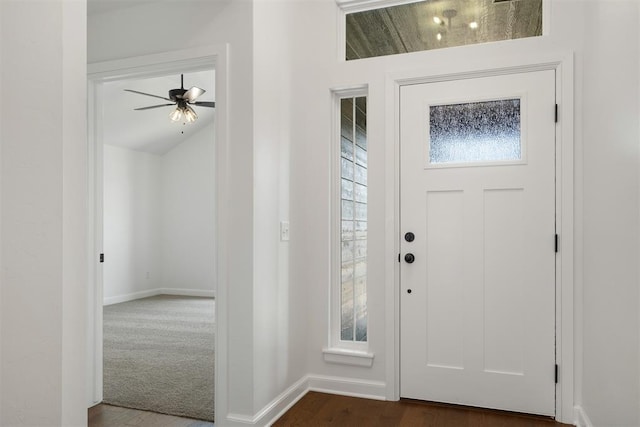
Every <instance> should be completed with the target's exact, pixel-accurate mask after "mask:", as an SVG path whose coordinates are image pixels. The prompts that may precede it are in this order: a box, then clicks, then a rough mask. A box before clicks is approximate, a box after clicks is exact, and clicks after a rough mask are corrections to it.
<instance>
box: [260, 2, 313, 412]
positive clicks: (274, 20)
mask: <svg viewBox="0 0 640 427" xmlns="http://www.w3.org/2000/svg"><path fill="white" fill-rule="evenodd" d="M254 7H255V9H254V73H253V74H254V95H253V96H254V101H253V105H254V111H255V112H256V114H255V115H254V133H255V136H254V146H255V148H254V150H255V151H254V159H255V160H254V192H255V196H254V212H255V214H254V230H255V231H254V236H255V248H254V253H255V261H254V295H253V300H254V304H255V310H254V316H255V317H254V328H255V330H254V334H255V335H254V336H255V347H254V362H253V363H254V370H255V386H254V411H255V412H258V411H259V410H260V409H262V408H263V407H265V406H266V405H267V404H268V403H269V402H270V401H271V400H272V399H274V398H275V397H276V396H278V395H279V394H280V393H282V392H284V391H285V390H286V389H287V388H288V387H289V386H291V385H292V384H294V383H295V382H296V381H297V380H299V379H301V378H302V377H303V376H304V375H305V374H306V373H307V372H308V371H307V363H306V342H307V324H308V322H309V321H310V320H311V319H309V317H308V315H307V312H306V305H305V304H300V302H301V301H304V300H305V298H306V297H305V295H306V293H307V292H308V289H307V286H306V284H303V283H296V282H294V281H292V280H290V263H289V257H290V253H291V252H290V243H289V242H286V241H285V242H282V241H280V240H279V235H280V225H279V224H280V222H281V221H289V219H290V210H289V208H290V206H289V189H290V185H291V183H290V179H291V176H290V172H289V170H290V167H291V165H290V161H291V160H290V152H291V146H292V145H293V144H295V143H296V141H294V140H292V138H291V134H290V132H291V128H290V126H289V125H290V123H291V109H292V108H293V106H292V104H291V100H292V98H293V96H294V94H293V93H292V92H291V90H290V89H291V88H290V85H289V81H290V79H291V78H292V74H293V72H294V70H293V69H292V68H291V65H292V61H293V58H292V49H291V45H292V43H293V40H292V39H290V38H289V35H290V32H289V27H290V25H291V23H292V22H291V21H292V19H293V17H292V16H291V12H290V9H289V8H288V7H287V4H285V3H282V2H272V1H257V2H255V6H254ZM309 160H310V159H308V161H307V164H308V163H313V161H312V160H311V161H309ZM291 232H292V233H294V234H295V233H297V232H298V230H297V228H296V225H295V224H293V223H292V224H291Z"/></svg>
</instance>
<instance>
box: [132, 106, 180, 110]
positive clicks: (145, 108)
mask: <svg viewBox="0 0 640 427" xmlns="http://www.w3.org/2000/svg"><path fill="white" fill-rule="evenodd" d="M174 105H176V104H161V105H152V106H150V107H141V108H134V110H135V111H142V110H151V109H153V108H160V107H169V106H174Z"/></svg>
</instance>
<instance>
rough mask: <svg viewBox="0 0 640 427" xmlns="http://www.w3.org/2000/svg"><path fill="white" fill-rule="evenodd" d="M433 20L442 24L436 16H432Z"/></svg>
mask: <svg viewBox="0 0 640 427" xmlns="http://www.w3.org/2000/svg"><path fill="white" fill-rule="evenodd" d="M433 22H435V23H436V24H442V19H440V18H438V17H437V16H434V17H433Z"/></svg>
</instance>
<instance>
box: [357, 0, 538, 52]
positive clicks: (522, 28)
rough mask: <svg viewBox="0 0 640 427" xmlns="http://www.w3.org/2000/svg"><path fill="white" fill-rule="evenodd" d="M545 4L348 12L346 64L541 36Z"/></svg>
mask: <svg viewBox="0 0 640 427" xmlns="http://www.w3.org/2000/svg"><path fill="white" fill-rule="evenodd" d="M542 6H543V0H426V1H419V2H413V3H408V4H401V5H396V6H390V7H385V8H378V9H373V10H365V11H359V12H352V13H347V15H346V23H345V24H346V25H345V27H346V37H345V41H346V45H345V59H346V60H347V61H350V60H354V59H361V58H371V57H376V56H385V55H395V54H399V53H408V52H418V51H422V50H431V49H441V48H446V47H454V46H463V45H470V44H478V43H486V42H493V41H500V40H511V39H520V38H525V37H536V36H541V35H542V21H543V19H542V18H543V14H542Z"/></svg>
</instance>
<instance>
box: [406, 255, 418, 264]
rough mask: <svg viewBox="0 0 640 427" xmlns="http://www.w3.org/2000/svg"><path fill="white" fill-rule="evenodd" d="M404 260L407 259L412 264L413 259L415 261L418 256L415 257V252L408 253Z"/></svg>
mask: <svg viewBox="0 0 640 427" xmlns="http://www.w3.org/2000/svg"><path fill="white" fill-rule="evenodd" d="M404 260H405V261H406V262H407V263H409V264H411V263H412V262H413V261H415V260H416V257H415V256H413V254H406V255H405V256H404Z"/></svg>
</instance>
